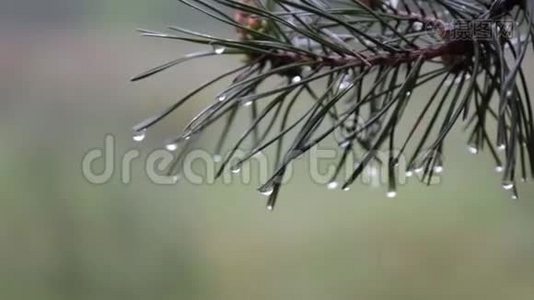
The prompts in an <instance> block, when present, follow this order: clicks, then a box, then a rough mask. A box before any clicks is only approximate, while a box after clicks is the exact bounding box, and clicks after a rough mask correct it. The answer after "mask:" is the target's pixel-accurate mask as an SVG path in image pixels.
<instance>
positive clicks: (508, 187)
mask: <svg viewBox="0 0 534 300" xmlns="http://www.w3.org/2000/svg"><path fill="white" fill-rule="evenodd" d="M502 188H503V189H505V190H511V189H513V188H514V184H513V183H512V182H505V183H503V184H502Z"/></svg>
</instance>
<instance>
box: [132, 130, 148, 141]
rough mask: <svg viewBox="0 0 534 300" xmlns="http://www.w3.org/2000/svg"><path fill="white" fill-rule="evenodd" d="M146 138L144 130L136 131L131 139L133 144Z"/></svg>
mask: <svg viewBox="0 0 534 300" xmlns="http://www.w3.org/2000/svg"><path fill="white" fill-rule="evenodd" d="M145 137H146V130H141V131H136V132H135V133H134V135H133V137H132V139H133V140H134V141H135V142H142V141H143V140H144V139H145Z"/></svg>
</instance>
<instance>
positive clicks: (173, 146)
mask: <svg viewBox="0 0 534 300" xmlns="http://www.w3.org/2000/svg"><path fill="white" fill-rule="evenodd" d="M165 148H166V149H167V150H168V151H171V152H172V151H176V149H178V144H176V143H172V144H168V145H167V146H165Z"/></svg>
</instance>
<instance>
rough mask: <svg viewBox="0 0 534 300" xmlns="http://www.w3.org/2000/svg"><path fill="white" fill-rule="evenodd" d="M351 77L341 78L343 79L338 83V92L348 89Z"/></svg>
mask: <svg viewBox="0 0 534 300" xmlns="http://www.w3.org/2000/svg"><path fill="white" fill-rule="evenodd" d="M351 79H352V78H351V76H350V75H348V74H346V75H345V76H343V79H342V80H341V82H340V83H339V89H340V90H344V89H347V88H348V87H350V85H351V83H352V80H351Z"/></svg>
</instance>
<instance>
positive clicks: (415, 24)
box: [413, 22, 423, 31]
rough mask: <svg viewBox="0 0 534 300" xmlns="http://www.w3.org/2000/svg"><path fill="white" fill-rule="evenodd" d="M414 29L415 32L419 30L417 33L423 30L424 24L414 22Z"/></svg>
mask: <svg viewBox="0 0 534 300" xmlns="http://www.w3.org/2000/svg"><path fill="white" fill-rule="evenodd" d="M413 29H415V30H417V31H419V30H421V29H423V23H421V22H414V23H413Z"/></svg>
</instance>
